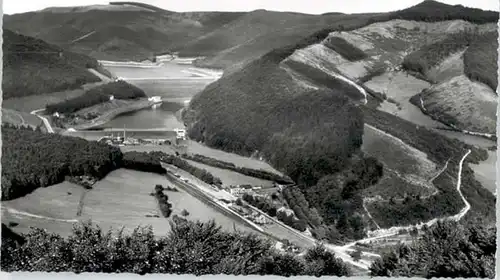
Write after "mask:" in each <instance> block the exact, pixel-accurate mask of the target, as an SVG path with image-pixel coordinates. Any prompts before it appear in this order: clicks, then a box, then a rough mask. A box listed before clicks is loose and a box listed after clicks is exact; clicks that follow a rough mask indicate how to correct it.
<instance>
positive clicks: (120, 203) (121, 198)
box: [82, 169, 248, 235]
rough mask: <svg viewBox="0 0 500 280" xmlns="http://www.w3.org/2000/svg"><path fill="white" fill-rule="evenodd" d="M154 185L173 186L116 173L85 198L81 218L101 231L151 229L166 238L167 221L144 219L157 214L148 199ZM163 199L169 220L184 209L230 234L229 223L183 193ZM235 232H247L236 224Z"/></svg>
mask: <svg viewBox="0 0 500 280" xmlns="http://www.w3.org/2000/svg"><path fill="white" fill-rule="evenodd" d="M156 184H161V185H163V186H164V187H166V186H173V184H172V183H171V182H170V181H168V180H167V179H166V178H165V177H163V176H160V175H157V174H151V173H145V172H139V171H133V170H127V169H119V170H116V171H114V172H112V173H110V174H109V175H108V176H107V177H105V178H104V179H103V180H101V181H99V182H98V183H97V184H96V185H94V189H93V190H92V191H90V192H89V193H88V194H87V195H86V197H85V201H84V207H83V212H82V218H83V219H86V218H91V219H92V220H93V221H95V222H96V223H98V224H100V225H101V226H103V227H113V228H115V229H116V228H120V227H122V226H125V227H126V228H127V229H128V230H130V229H133V228H134V227H136V226H138V225H152V226H153V229H154V230H155V233H156V234H157V235H165V234H166V233H167V232H168V231H169V229H170V225H169V223H168V220H166V219H164V218H149V217H146V216H145V215H147V214H159V212H158V208H157V202H156V200H155V199H154V197H152V196H150V193H151V192H152V191H153V188H154V186H155V185H156ZM177 189H179V188H177ZM118 193H119V195H118ZM166 195H168V197H169V202H170V203H172V210H173V213H172V216H173V215H178V216H181V214H180V213H181V211H182V210H184V209H186V210H187V211H188V212H189V213H190V214H189V216H188V217H187V218H188V219H192V220H201V221H208V220H210V219H216V221H217V223H218V224H219V225H221V226H222V227H223V228H224V229H225V230H233V221H232V220H231V219H229V218H227V217H226V216H224V215H222V214H221V213H219V212H217V211H216V210H214V209H213V208H211V207H209V206H207V205H205V204H204V203H202V202H201V201H199V200H198V199H196V198H194V197H192V196H191V195H189V194H187V193H185V192H184V191H182V190H179V192H169V191H167V192H166ZM172 216H171V217H172ZM236 228H238V229H242V230H248V228H247V227H244V226H242V225H240V224H236Z"/></svg>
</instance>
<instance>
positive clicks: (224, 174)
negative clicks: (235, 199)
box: [185, 159, 273, 187]
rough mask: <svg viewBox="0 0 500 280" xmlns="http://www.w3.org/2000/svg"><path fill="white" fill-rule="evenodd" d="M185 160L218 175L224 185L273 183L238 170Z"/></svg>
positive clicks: (266, 184) (264, 185)
mask: <svg viewBox="0 0 500 280" xmlns="http://www.w3.org/2000/svg"><path fill="white" fill-rule="evenodd" d="M185 160H186V161H187V162H189V163H190V164H191V165H193V166H196V167H198V168H202V169H205V170H207V171H208V172H210V173H212V174H213V175H214V176H215V177H219V178H220V179H221V181H222V184H223V185H224V186H230V185H232V186H236V185H244V184H245V185H246V184H248V185H252V186H263V187H270V186H272V185H273V182H271V181H267V180H262V179H259V178H254V177H250V176H246V175H243V174H240V173H238V172H234V171H231V170H227V169H222V168H217V167H213V166H210V165H206V164H203V163H199V162H196V161H192V160H187V159H185Z"/></svg>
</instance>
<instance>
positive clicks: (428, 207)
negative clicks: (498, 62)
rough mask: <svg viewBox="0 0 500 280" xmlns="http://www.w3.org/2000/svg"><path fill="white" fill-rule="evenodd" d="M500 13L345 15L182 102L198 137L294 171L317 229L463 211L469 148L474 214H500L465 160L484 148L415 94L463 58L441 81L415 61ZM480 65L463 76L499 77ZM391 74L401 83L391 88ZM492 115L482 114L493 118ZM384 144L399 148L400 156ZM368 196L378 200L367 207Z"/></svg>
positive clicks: (428, 5)
mask: <svg viewBox="0 0 500 280" xmlns="http://www.w3.org/2000/svg"><path fill="white" fill-rule="evenodd" d="M337 16H338V17H342V16H341V15H337ZM497 20H498V13H495V12H489V11H481V10H477V9H469V8H464V7H460V6H449V5H445V4H442V3H438V2H434V1H425V2H423V3H421V4H419V5H416V6H414V7H411V8H409V9H405V10H402V11H396V12H393V13H388V14H375V15H366V17H365V16H360V17H358V18H356V19H352V20H347V19H345V18H344V19H343V20H339V21H336V22H335V23H333V24H330V25H329V26H328V28H326V29H323V30H320V31H318V32H316V33H314V34H313V35H310V36H309V37H306V38H304V39H302V40H300V41H297V42H295V43H293V44H290V45H288V46H285V47H280V48H275V49H274V50H272V51H271V52H268V53H266V54H264V55H263V56H262V57H260V58H258V59H255V60H253V61H251V62H249V63H247V64H246V65H244V66H243V67H241V69H239V70H235V71H231V72H230V73H228V74H226V75H224V76H223V77H222V78H221V79H220V80H218V81H216V82H214V83H213V84H211V85H209V86H208V87H207V88H205V90H204V91H203V92H201V93H200V94H198V95H197V96H195V97H194V98H193V99H192V101H191V103H190V105H189V109H188V110H186V111H185V112H184V116H183V117H184V120H185V121H186V122H187V123H188V128H189V136H190V137H191V138H192V139H195V140H197V141H201V142H203V143H204V144H206V145H208V146H211V147H215V148H218V149H222V150H225V151H231V152H236V153H240V154H243V155H250V154H254V153H259V155H261V156H262V157H263V158H264V159H265V160H266V161H267V162H269V163H270V164H271V165H273V166H274V167H275V168H277V169H278V170H280V171H282V172H284V173H285V174H286V175H289V176H290V177H291V178H292V179H293V180H295V182H297V184H298V185H299V186H300V189H301V192H302V193H303V195H305V198H306V200H307V202H308V204H309V205H314V206H315V207H317V210H318V212H319V214H320V215H321V217H322V219H323V220H324V222H325V224H324V225H322V226H321V227H318V228H313V230H312V231H313V234H315V235H316V236H322V237H324V238H326V239H328V240H330V241H333V240H336V239H338V238H339V234H340V236H342V235H345V234H347V236H349V235H351V236H353V235H352V234H354V233H356V232H357V233H356V234H359V228H360V227H361V228H367V227H368V226H369V225H370V224H371V223H372V222H371V221H370V220H373V219H374V220H375V221H376V222H377V223H378V224H380V226H382V227H391V226H395V225H409V224H414V223H418V222H422V221H427V220H430V219H432V218H436V217H444V216H449V215H453V214H456V213H457V212H459V211H461V209H462V208H463V207H464V205H463V204H462V203H460V202H456V201H461V199H460V196H459V194H458V193H457V191H456V186H455V184H456V180H457V173H458V170H459V165H460V164H459V162H460V159H461V158H462V157H463V156H464V155H465V154H466V152H467V150H469V149H470V150H471V151H472V153H471V154H470V155H469V157H468V158H467V159H466V160H465V162H466V163H465V165H464V167H463V169H464V172H463V174H462V176H463V178H462V181H463V182H466V183H464V186H463V188H464V190H463V192H464V195H465V196H466V197H467V199H468V201H469V202H470V204H471V207H472V208H471V209H473V211H471V212H470V214H468V216H467V217H469V216H470V217H472V216H483V217H486V219H488V220H491V221H492V220H493V219H494V214H493V213H494V211H493V209H494V203H495V198H494V197H493V195H492V194H491V193H489V192H488V191H487V190H486V189H484V188H483V187H481V186H480V184H479V183H478V182H477V181H476V180H475V179H474V174H473V173H472V170H470V168H469V167H468V164H467V163H477V162H479V161H483V160H485V159H486V158H487V155H486V151H485V150H483V149H480V148H477V147H473V146H471V145H468V144H464V143H462V142H460V141H458V140H456V139H452V138H448V137H446V136H443V135H441V134H439V133H437V132H436V131H435V130H434V128H435V127H437V126H438V125H443V124H440V123H439V122H436V121H434V120H432V119H431V118H429V117H428V116H426V115H425V114H424V113H423V112H421V111H420V110H419V108H418V107H415V105H413V104H411V103H410V99H411V98H412V97H413V96H415V95H417V94H419V93H420V92H421V91H422V90H425V89H427V88H431V89H432V87H439V86H440V85H441V84H440V83H445V82H447V81H448V79H447V78H452V77H454V76H455V75H458V76H457V77H459V76H460V75H462V74H461V73H462V72H460V71H457V70H456V67H455V66H453V67H451V68H450V69H451V70H449V71H445V70H443V71H441V72H443V73H444V74H440V75H438V76H439V77H440V78H439V79H438V80H435V81H432V80H431V79H429V78H426V75H427V69H431V68H432V67H435V66H436V65H428V64H424V66H425V67H427V68H425V67H424V68H422V67H421V68H418V69H416V70H412V69H409V67H408V63H405V61H406V60H408V57H412V56H413V57H417V58H418V57H419V56H420V54H427V53H428V54H431V52H430V51H429V50H432V49H433V48H429V46H432V45H433V44H434V45H436V44H437V45H445V46H446V44H439V43H440V42H442V41H443V40H450V39H449V38H452V37H450V36H455V37H457V36H460V35H461V34H464V32H471V33H473V34H475V36H474V38H480V37H481V36H482V35H480V34H489V32H491V31H492V30H495V28H496V21H497ZM485 36H486V37H487V38H489V37H491V35H485ZM472 42H473V43H472ZM485 42H487V40H472V41H471V46H472V45H474V44H479V46H475V49H477V50H480V51H473V53H474V55H469V57H484V55H483V54H477V53H478V52H486V51H485V49H489V48H488V47H484V44H485ZM453 50H454V49H453V47H452V48H449V49H446V50H444V51H442V52H434V54H438V55H440V56H441V57H440V58H439V59H441V60H437V61H438V62H440V61H442V60H444V59H446V58H447V57H448V56H451V55H454V54H455V53H454V51H453ZM414 53H417V55H415V54H414ZM424 57H426V56H425V55H424ZM428 57H429V61H434V60H433V59H432V56H428ZM434 58H436V57H434ZM416 61H417V64H418V63H420V61H421V60H420V59H417V60H416ZM438 62H437V63H438ZM437 63H436V64H437ZM458 65H459V64H458ZM469 65H476V66H475V69H480V67H478V66H477V65H483V62H482V61H481V60H478V59H474V62H473V63H472V62H471V60H469ZM410 70H412V71H410ZM420 70H422V71H420ZM492 70H493V69H492ZM435 72H438V73H441V72H440V71H435ZM465 72H467V71H465ZM473 72H474V73H476V74H475V76H474V77H473V75H471V74H464V75H465V76H466V78H467V79H471V80H470V83H476V82H477V81H485V80H486V81H487V80H488V79H489V80H492V79H491V77H486V76H487V74H485V73H494V72H493V71H491V72H490V71H473ZM495 72H496V71H495ZM450 75H451V76H450ZM405 76H406V77H411V78H408V79H409V80H410V79H411V80H415V82H412V83H414V84H413V85H411V84H410V85H409V87H407V88H405V87H403V86H408V83H406V84H403V83H404V81H403V80H401V79H402V78H403V77H405ZM448 76H450V77H448ZM443 77H444V78H443ZM393 83H396V84H398V86H399V87H398V88H399V89H400V91H398V90H391V91H388V87H389V86H390V85H391V84H393ZM431 83H434V84H431ZM431 86H432V87H431ZM466 86H467V85H466ZM441 87H443V88H446V86H445V85H443V86H441ZM459 87H460V91H465V90H466V88H465V87H461V86H459ZM401 90H402V91H401ZM440 94H442V93H440ZM455 94H461V93H455ZM448 95H449V96H450V100H451V99H452V98H453V99H457V96H452V93H451V92H450V93H448ZM470 95H471V94H469V96H470ZM464 96H465V95H464ZM479 96H480V95H479V94H477V96H472V97H471V98H477V99H480V98H479ZM490 100H492V99H490ZM468 104H474V105H469V106H471V108H474V107H472V106H476V105H475V104H476V103H468ZM493 105H495V106H496V104H493ZM391 106H392V107H394V109H389V108H392V107H391ZM454 106H456V105H454ZM448 107H450V106H449V105H448ZM384 111H385V112H384ZM457 111H458V108H457V110H455V111H452V112H457ZM462 113H463V112H462ZM490 113H491V112H490V111H488V113H484V114H483V113H478V115H482V117H484V118H489V119H492V118H491V115H490ZM470 117H471V115H465V118H470ZM363 124H364V125H363ZM446 124H448V123H446ZM483 125H491V124H490V123H488V124H483ZM380 147H387V149H388V150H387V151H393V150H397V151H398V154H399V155H400V157H398V158H397V159H396V158H395V157H394V155H392V153H390V152H383V151H381V150H380V149H381V148H380ZM384 149H385V148H384ZM373 157H374V158H375V160H368V159H369V158H373ZM395 160H398V161H395ZM379 164H382V165H383V174H378V173H373V175H372V176H373V177H370V176H369V177H370V178H364V179H363V177H362V176H359V177H357V176H353V175H352V174H364V173H363V172H365V171H361V170H364V168H367V169H368V170H372V169H374V168H376V166H378V165H379ZM360 172H361V173H360ZM356 178H357V179H356ZM365 200H368V201H370V202H369V203H368V204H366V205H365V203H364V201H365ZM365 206H366V207H365ZM366 209H368V210H366ZM367 211H369V212H367ZM370 212H371V216H373V218H370ZM338 213H344V216H342V215H340V216H339V214H338ZM306 216H307V214H306ZM349 233H350V234H349Z"/></svg>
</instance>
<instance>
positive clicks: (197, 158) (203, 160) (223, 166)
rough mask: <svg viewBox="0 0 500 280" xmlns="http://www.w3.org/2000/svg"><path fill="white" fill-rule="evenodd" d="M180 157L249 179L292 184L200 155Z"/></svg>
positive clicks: (278, 176) (266, 173) (284, 179)
mask: <svg viewBox="0 0 500 280" xmlns="http://www.w3.org/2000/svg"><path fill="white" fill-rule="evenodd" d="M182 157H183V158H185V159H189V160H192V161H197V162H200V163H203V164H206V165H210V166H213V167H217V168H221V169H227V170H231V171H234V172H238V173H241V174H243V175H247V176H251V177H255V178H260V179H263V180H269V181H273V182H276V183H278V184H291V183H293V181H292V180H291V179H290V178H288V177H285V176H280V175H278V174H275V173H272V172H268V171H265V170H262V169H259V170H257V169H251V168H247V167H239V166H236V165H234V163H231V162H225V161H222V160H218V159H215V158H211V157H207V156H204V155H200V154H193V155H187V154H183V155H182Z"/></svg>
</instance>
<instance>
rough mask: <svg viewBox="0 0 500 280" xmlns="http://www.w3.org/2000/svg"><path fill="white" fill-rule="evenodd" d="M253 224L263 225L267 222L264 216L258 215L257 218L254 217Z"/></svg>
mask: <svg viewBox="0 0 500 280" xmlns="http://www.w3.org/2000/svg"><path fill="white" fill-rule="evenodd" d="M254 222H255V223H256V224H260V225H264V224H267V223H268V220H267V219H266V217H264V215H258V216H257V217H255V219H254Z"/></svg>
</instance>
